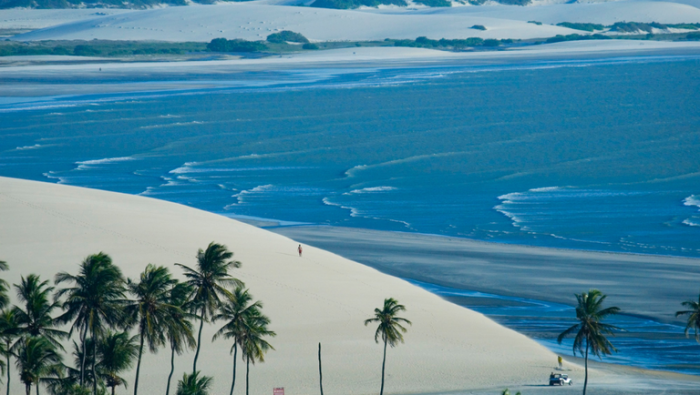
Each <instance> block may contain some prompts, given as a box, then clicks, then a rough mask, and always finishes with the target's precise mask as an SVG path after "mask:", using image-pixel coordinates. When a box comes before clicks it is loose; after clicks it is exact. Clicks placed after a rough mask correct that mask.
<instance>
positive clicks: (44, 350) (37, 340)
mask: <svg viewBox="0 0 700 395" xmlns="http://www.w3.org/2000/svg"><path fill="white" fill-rule="evenodd" d="M16 348H17V351H16V352H15V356H16V358H17V360H16V361H15V364H16V365H17V369H19V372H20V376H19V377H20V380H21V381H22V382H23V383H24V388H25V392H26V395H30V391H31V389H32V385H36V386H37V395H39V380H40V379H41V378H42V377H43V376H45V375H46V374H48V373H50V372H51V371H52V370H55V369H59V368H60V366H61V355H60V354H59V353H58V352H57V351H56V347H55V346H54V345H53V344H52V343H51V342H50V341H49V340H48V339H46V338H44V337H28V338H26V339H23V340H22V341H20V342H19V343H18V344H17V347H16Z"/></svg>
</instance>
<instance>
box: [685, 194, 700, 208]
mask: <svg viewBox="0 0 700 395" xmlns="http://www.w3.org/2000/svg"><path fill="white" fill-rule="evenodd" d="M683 205H685V206H695V207H697V208H699V209H700V196H698V195H690V196H688V197H687V198H685V199H683Z"/></svg>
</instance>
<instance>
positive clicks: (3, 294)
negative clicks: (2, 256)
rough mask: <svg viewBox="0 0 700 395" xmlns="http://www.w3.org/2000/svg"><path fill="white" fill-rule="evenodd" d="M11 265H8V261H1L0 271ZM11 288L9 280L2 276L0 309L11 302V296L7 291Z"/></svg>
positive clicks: (0, 280)
mask: <svg viewBox="0 0 700 395" xmlns="http://www.w3.org/2000/svg"><path fill="white" fill-rule="evenodd" d="M9 268H10V267H9V266H7V262H5V261H0V271H3V272H4V271H6V270H8V269H9ZM8 288H9V284H8V283H7V281H5V280H3V279H2V278H0V310H2V309H4V308H5V307H7V305H8V304H9V303H10V298H9V296H7V291H8Z"/></svg>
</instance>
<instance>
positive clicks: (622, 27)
mask: <svg viewBox="0 0 700 395" xmlns="http://www.w3.org/2000/svg"><path fill="white" fill-rule="evenodd" d="M654 28H656V29H667V28H668V26H666V25H662V24H660V23H656V22H652V23H639V22H617V23H615V24H613V25H612V26H610V31H611V32H620V33H637V32H639V31H642V32H647V33H651V32H652V29H654Z"/></svg>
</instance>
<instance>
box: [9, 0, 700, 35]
mask: <svg viewBox="0 0 700 395" xmlns="http://www.w3.org/2000/svg"><path fill="white" fill-rule="evenodd" d="M698 11H699V12H700V10H698ZM699 19H700V18H699ZM473 25H483V26H486V28H487V30H486V31H482V30H477V29H471V26H473ZM280 30H292V31H295V32H299V33H302V34H303V35H305V36H306V37H308V38H309V39H310V40H315V41H345V40H383V39H385V38H398V39H403V38H411V39H413V38H416V37H418V36H427V37H431V38H443V37H444V38H450V39H453V38H467V37H482V38H514V39H516V38H517V39H522V38H533V37H551V36H554V35H557V34H570V33H573V32H574V30H571V29H567V28H563V27H558V26H550V25H542V26H537V25H534V24H531V23H530V24H529V23H527V22H523V21H515V20H506V19H498V18H492V17H482V16H471V15H451V14H444V15H442V14H436V15H423V14H381V13H371V12H362V11H347V10H329V9H320V8H306V7H290V6H276V5H265V4H255V3H232V4H231V3H230V4H219V5H214V6H201V5H193V6H189V7H170V8H163V9H154V10H146V11H134V12H129V13H124V14H118V15H110V16H103V17H96V18H94V19H89V20H84V21H79V22H73V23H68V24H64V25H60V26H56V27H52V28H47V29H43V30H38V31H34V32H30V33H27V34H23V35H20V36H16V37H15V39H17V40H75V39H83V40H92V39H95V38H96V39H106V40H159V41H210V40H211V39H213V38H217V37H225V38H229V39H233V38H242V39H246V40H262V39H265V38H266V37H267V36H268V35H269V34H271V33H274V32H277V31H280Z"/></svg>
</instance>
